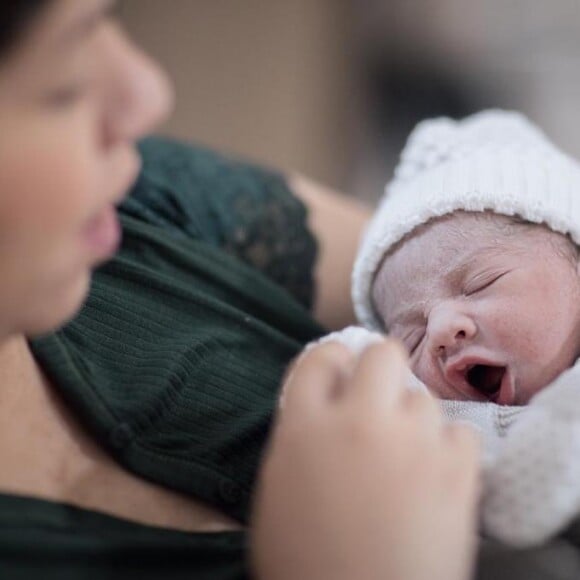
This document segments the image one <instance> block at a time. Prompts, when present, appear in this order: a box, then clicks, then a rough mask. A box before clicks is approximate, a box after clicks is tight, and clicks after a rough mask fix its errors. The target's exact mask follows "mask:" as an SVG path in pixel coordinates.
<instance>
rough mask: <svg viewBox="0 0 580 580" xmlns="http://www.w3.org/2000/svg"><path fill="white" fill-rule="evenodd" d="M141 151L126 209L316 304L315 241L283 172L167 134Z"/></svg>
mask: <svg viewBox="0 0 580 580" xmlns="http://www.w3.org/2000/svg"><path fill="white" fill-rule="evenodd" d="M139 152H140V154H141V156H142V162H143V168H142V171H141V174H140V176H139V178H138V180H137V182H136V183H135V185H134V187H133V189H132V191H131V192H130V194H129V196H128V198H127V199H126V200H125V202H124V203H123V204H122V206H121V208H120V210H121V212H122V213H124V214H126V215H129V216H131V217H134V218H137V219H139V220H141V221H144V222H146V223H148V224H150V225H153V226H155V227H159V228H162V229H163V230H165V231H166V232H169V233H170V234H171V235H173V236H174V237H177V238H179V237H181V238H190V239H195V240H199V241H202V242H205V243H208V244H210V245H212V246H214V247H217V248H219V249H221V250H223V251H225V252H227V253H228V254H230V255H233V256H234V257H236V258H239V259H240V260H241V261H243V262H245V263H247V264H249V265H250V266H253V267H254V268H257V269H258V270H260V272H262V273H263V274H266V276H268V277H269V278H270V279H272V280H273V281H275V282H277V283H278V284H280V285H282V286H283V287H285V288H286V289H287V290H289V291H290V292H291V293H292V294H293V295H294V296H295V297H296V298H298V299H299V301H300V302H302V303H303V304H304V305H306V306H310V305H311V304H312V300H313V294H314V288H313V284H314V283H313V276H314V264H315V261H316V255H317V247H316V242H315V239H314V236H313V235H312V233H311V231H310V229H309V226H308V223H307V218H308V216H307V210H306V207H305V205H304V204H303V203H302V201H301V200H300V199H299V198H298V197H297V196H295V195H294V193H293V191H292V190H291V188H290V186H289V184H288V181H287V179H286V177H285V176H284V175H282V174H281V173H279V172H277V171H273V170H270V169H267V168H264V167H261V166H259V165H256V164H254V163H249V162H246V161H243V160H240V159H237V158H234V157H231V156H227V155H223V154H220V153H217V152H215V151H212V150H210V149H208V148H206V147H202V146H199V145H196V144H190V143H185V142H180V141H176V140H173V139H169V138H163V137H151V138H148V139H145V140H144V141H142V142H141V143H140V144H139Z"/></svg>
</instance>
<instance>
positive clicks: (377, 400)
mask: <svg viewBox="0 0 580 580" xmlns="http://www.w3.org/2000/svg"><path fill="white" fill-rule="evenodd" d="M408 372H409V371H408V367H407V355H406V353H405V350H404V348H403V346H402V345H401V344H400V343H399V342H397V341H394V340H391V339H387V340H385V341H383V342H381V343H379V344H375V345H372V346H370V347H369V348H367V349H366V350H365V351H364V352H363V353H362V355H361V356H360V358H359V360H358V364H357V365H356V367H355V370H354V373H353V374H352V378H351V379H350V381H349V389H348V390H349V392H348V393H347V397H350V398H352V399H354V400H357V401H358V402H360V403H361V404H363V405H369V404H370V405H372V406H375V405H380V406H381V407H382V408H385V407H389V406H392V405H395V404H397V403H398V402H399V400H400V398H401V394H402V392H403V391H404V390H405V389H406V384H407V379H408Z"/></svg>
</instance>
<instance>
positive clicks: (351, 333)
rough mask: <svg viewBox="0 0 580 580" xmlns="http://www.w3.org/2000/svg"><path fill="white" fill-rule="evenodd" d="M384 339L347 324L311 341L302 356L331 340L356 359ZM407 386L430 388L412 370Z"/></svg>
mask: <svg viewBox="0 0 580 580" xmlns="http://www.w3.org/2000/svg"><path fill="white" fill-rule="evenodd" d="M384 340H385V336H384V335H382V334H379V333H378V332H373V331H371V330H367V329H366V328H363V327H362V326H347V327H346V328H343V329H342V330H338V331H336V332H331V333H330V334H327V335H325V336H323V337H322V338H320V339H318V340H316V341H314V342H311V343H310V344H307V345H306V347H305V348H304V351H303V352H302V354H301V355H300V357H302V356H303V355H304V354H305V353H307V352H309V351H311V350H312V349H313V348H315V347H317V346H319V345H321V344H327V343H329V342H338V343H340V344H343V345H344V346H346V347H347V348H348V349H349V350H350V351H351V352H352V353H353V354H354V355H355V360H356V359H358V358H359V357H360V355H361V354H362V353H363V352H364V351H365V349H366V348H367V347H369V346H371V345H373V344H378V343H381V342H384ZM300 357H299V358H300ZM287 384H288V381H287V382H286V383H285V386H284V389H283V390H282V395H281V397H280V406H282V405H283V404H284V396H285V387H286V385H287ZM407 386H408V387H409V388H410V389H411V390H415V391H423V392H425V393H428V390H427V388H426V387H425V385H424V384H423V383H422V382H421V381H419V379H417V378H416V377H415V375H413V373H411V372H410V371H409V372H408V379H407Z"/></svg>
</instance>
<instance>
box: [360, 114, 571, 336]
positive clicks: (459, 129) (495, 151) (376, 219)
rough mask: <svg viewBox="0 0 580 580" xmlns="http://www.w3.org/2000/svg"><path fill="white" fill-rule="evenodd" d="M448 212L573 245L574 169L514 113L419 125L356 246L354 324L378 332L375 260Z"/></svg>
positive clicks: (444, 119) (526, 120) (475, 116)
mask: <svg viewBox="0 0 580 580" xmlns="http://www.w3.org/2000/svg"><path fill="white" fill-rule="evenodd" d="M456 210H464V211H472V212H483V211H492V212H494V213H498V214H502V215H507V216H514V215H517V216H519V217H521V218H523V219H525V220H527V221H529V222H532V223H538V224H539V223H544V224H546V225H547V226H548V227H549V228H551V229H552V230H554V231H556V232H560V233H562V234H569V235H570V236H571V238H572V239H573V240H574V242H575V243H577V244H580V164H579V163H578V162H577V161H575V160H574V159H572V158H571V157H569V156H567V155H565V154H564V153H562V152H561V151H559V150H558V149H557V148H556V146H555V145H554V144H552V143H551V142H550V141H549V140H548V139H547V137H546V136H545V135H544V134H543V133H542V132H541V131H540V129H538V128H537V127H536V126H535V125H533V124H532V123H531V122H530V121H529V120H528V119H526V118H525V117H524V116H523V115H521V114H520V113H517V112H511V111H501V110H489V111H483V112H481V113H477V114H475V115H472V116H471V117H467V118H466V119H464V120H461V121H454V120H452V119H449V118H445V117H442V118H438V119H431V120H426V121H422V122H421V123H419V124H418V125H417V126H416V127H415V129H414V130H413V131H412V133H411V135H410V136H409V138H408V140H407V143H406V145H405V147H404V149H403V152H402V153H401V158H400V162H399V164H398V166H397V167H396V169H395V175H394V178H393V180H392V181H391V182H390V183H389V184H387V186H386V188H385V195H384V197H383V199H382V200H381V202H380V203H379V206H378V208H377V210H376V212H375V214H374V216H373V218H372V220H371V222H370V225H369V226H368V228H367V230H366V232H365V235H364V237H363V240H362V243H361V246H360V248H359V253H358V256H357V259H356V262H355V266H354V270H353V278H352V297H353V301H354V306H355V311H356V314H357V317H358V319H359V322H361V324H363V325H364V326H366V327H367V328H370V329H375V330H376V329H381V330H382V329H383V324H382V322H381V320H380V319H379V317H378V315H377V313H376V311H375V309H374V307H373V304H372V295H371V291H372V284H373V279H374V276H375V274H376V272H377V269H378V267H379V266H380V264H381V261H382V258H383V257H384V256H385V255H386V254H387V252H389V250H391V249H392V248H393V246H394V245H395V244H396V243H397V242H399V241H400V240H401V239H402V238H403V237H404V236H406V235H408V234H410V233H411V232H412V231H413V230H414V229H415V228H417V227H418V226H420V225H422V224H425V223H426V222H428V221H430V220H432V219H434V218H437V217H440V216H443V215H446V214H450V213H452V212H454V211H456Z"/></svg>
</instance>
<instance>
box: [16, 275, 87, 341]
mask: <svg viewBox="0 0 580 580" xmlns="http://www.w3.org/2000/svg"><path fill="white" fill-rule="evenodd" d="M91 277H92V272H91V271H90V270H88V269H87V270H86V271H85V272H84V273H83V274H82V275H78V276H77V278H76V279H75V281H74V283H69V285H68V286H67V287H66V288H61V291H60V292H58V293H55V296H54V299H53V300H50V299H48V297H46V298H45V300H44V301H43V304H42V305H41V306H40V308H39V309H36V311H33V309H31V310H30V316H29V318H28V320H27V321H26V322H25V330H24V333H25V334H26V336H29V337H31V338H32V337H35V336H39V335H43V334H48V333H50V332H54V331H56V330H58V329H59V328H61V327H62V326H64V325H65V324H67V323H68V322H70V321H71V320H73V319H74V318H75V317H76V316H77V314H78V313H79V311H80V310H81V308H82V306H83V304H84V303H85V300H86V298H87V296H88V293H89V289H90V284H91Z"/></svg>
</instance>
